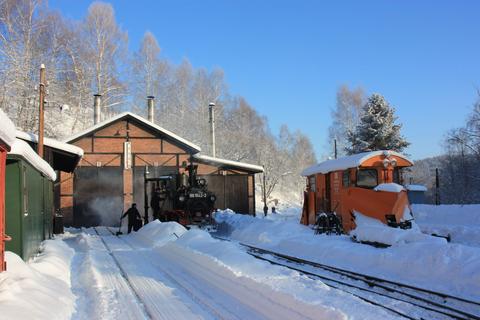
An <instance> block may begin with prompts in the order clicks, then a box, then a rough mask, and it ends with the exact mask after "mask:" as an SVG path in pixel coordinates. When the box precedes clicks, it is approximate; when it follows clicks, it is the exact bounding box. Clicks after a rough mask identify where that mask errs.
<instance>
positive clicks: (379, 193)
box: [301, 151, 413, 233]
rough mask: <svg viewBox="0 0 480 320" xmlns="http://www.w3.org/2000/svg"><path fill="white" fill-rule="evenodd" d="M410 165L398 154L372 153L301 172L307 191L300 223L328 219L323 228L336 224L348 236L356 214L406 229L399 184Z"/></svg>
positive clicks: (405, 199)
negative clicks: (304, 178)
mask: <svg viewBox="0 0 480 320" xmlns="http://www.w3.org/2000/svg"><path fill="white" fill-rule="evenodd" d="M412 165H413V162H412V161H411V160H409V159H408V158H407V157H405V156H404V155H401V154H399V153H396V152H393V151H373V152H365V153H360V154H355V155H352V156H348V157H344V158H340V159H335V160H328V161H325V162H322V163H319V164H317V165H314V166H312V167H309V168H307V169H305V170H304V171H303V173H302V175H303V176H305V177H306V178H307V189H306V191H305V197H304V205H303V212H302V218H301V223H302V224H305V225H311V224H316V223H318V220H319V218H320V219H326V217H328V221H327V223H326V224H327V226H325V228H327V229H331V227H332V226H331V224H335V223H337V224H339V225H340V227H341V229H343V231H344V232H347V233H348V232H349V231H350V230H352V229H354V228H355V213H357V212H358V213H361V214H363V215H366V216H368V217H371V218H375V219H378V220H380V221H382V222H383V223H385V224H387V225H389V226H392V227H401V228H408V227H409V226H411V224H410V222H409V221H408V220H409V218H410V216H409V215H408V213H409V212H410V208H409V203H408V197H407V192H406V191H405V189H404V188H403V187H402V186H401V184H402V171H403V169H404V168H406V167H410V166H412ZM324 223H325V222H324ZM336 230H337V233H338V232H339V231H338V230H339V229H338V228H337V229H336ZM326 231H328V230H326Z"/></svg>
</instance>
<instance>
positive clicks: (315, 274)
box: [214, 236, 480, 320]
mask: <svg viewBox="0 0 480 320" xmlns="http://www.w3.org/2000/svg"><path fill="white" fill-rule="evenodd" d="M214 237H215V238H217V239H220V240H227V241H230V239H225V238H221V237H216V236H214ZM239 244H240V245H242V246H243V247H245V248H246V249H247V253H248V254H250V255H252V256H253V257H255V258H257V259H261V260H264V261H267V262H269V263H272V264H275V265H278V266H283V267H286V268H288V269H291V270H295V271H298V272H300V273H302V274H305V275H306V276H308V277H311V278H317V279H321V280H322V282H324V283H325V284H326V285H328V286H330V287H333V288H336V289H339V290H342V291H344V292H347V293H349V294H352V295H354V296H356V297H358V298H360V299H362V300H364V301H366V302H369V303H372V304H374V305H377V306H379V307H382V308H384V309H386V310H388V311H390V312H393V313H395V314H397V315H400V316H402V317H404V318H407V319H414V320H417V319H462V320H463V319H474V320H480V311H479V310H480V303H479V302H475V301H470V300H467V299H463V298H460V297H455V296H452V295H448V294H444V293H440V292H435V291H431V290H426V289H423V288H418V287H415V286H411V285H407V284H402V283H399V282H395V281H390V280H387V279H380V278H376V277H372V276H369V275H364V274H361V273H358V272H352V271H348V270H344V269H340V268H336V267H332V266H328V265H325V264H321V263H317V262H313V261H308V260H304V259H300V258H297V257H292V256H288V255H285V254H281V253H278V252H273V251H270V250H266V249H262V248H258V247H255V246H251V245H247V244H244V243H239ZM392 301H394V302H393V303H392ZM406 310H408V311H406Z"/></svg>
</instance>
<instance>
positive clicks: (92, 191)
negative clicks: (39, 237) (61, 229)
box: [73, 167, 123, 227]
mask: <svg viewBox="0 0 480 320" xmlns="http://www.w3.org/2000/svg"><path fill="white" fill-rule="evenodd" d="M73 188H74V189H73V190H74V192H73V225H74V227H93V226H118V224H119V221H120V215H121V214H122V213H123V168H122V167H99V168H97V167H78V168H77V169H76V170H75V177H74V181H73Z"/></svg>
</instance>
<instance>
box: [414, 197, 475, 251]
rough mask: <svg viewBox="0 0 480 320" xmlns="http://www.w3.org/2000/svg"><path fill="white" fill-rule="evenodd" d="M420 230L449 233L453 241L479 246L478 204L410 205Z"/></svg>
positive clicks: (428, 232)
mask: <svg viewBox="0 0 480 320" xmlns="http://www.w3.org/2000/svg"><path fill="white" fill-rule="evenodd" d="M412 211H413V215H414V216H415V221H416V222H417V224H418V225H419V227H420V229H421V230H422V232H424V233H427V234H437V235H441V236H447V235H449V236H450V238H451V241H452V242H453V243H461V244H466V245H470V246H476V247H480V205H478V204H470V205H439V206H434V205H426V204H415V205H412Z"/></svg>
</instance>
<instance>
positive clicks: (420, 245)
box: [216, 212, 480, 300]
mask: <svg viewBox="0 0 480 320" xmlns="http://www.w3.org/2000/svg"><path fill="white" fill-rule="evenodd" d="M216 219H217V221H218V222H219V223H220V225H221V227H222V228H219V232H222V234H221V235H222V236H229V237H231V238H232V239H235V240H238V241H240V242H244V243H246V244H251V245H256V246H259V247H262V248H265V249H270V250H273V251H276V252H282V253H285V254H287V255H291V256H296V257H299V258H303V259H306V260H311V261H317V262H319V263H325V264H328V265H332V266H337V267H339V268H343V269H347V270H351V271H356V272H361V273H365V274H370V275H372V276H376V277H384V278H386V279H393V280H397V281H399V282H403V283H409V284H411V285H415V286H420V287H424V288H427V289H431V290H437V291H441V292H445V293H450V294H454V295H459V296H463V297H465V298H468V299H474V300H478V292H480V273H479V272H478V270H480V248H474V247H469V246H464V245H457V244H446V243H443V242H434V243H432V242H424V241H420V242H413V243H404V242H401V243H398V244H396V245H394V246H391V247H389V248H385V249H380V248H375V247H372V246H369V245H365V244H360V243H355V242H352V241H351V239H350V237H348V236H345V235H341V236H334V235H330V236H327V235H314V234H313V231H312V230H311V229H310V228H308V227H306V226H303V225H301V224H299V223H298V221H293V220H287V221H272V220H268V219H258V218H253V217H250V216H243V215H236V214H232V213H229V212H222V213H217V215H216Z"/></svg>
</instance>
